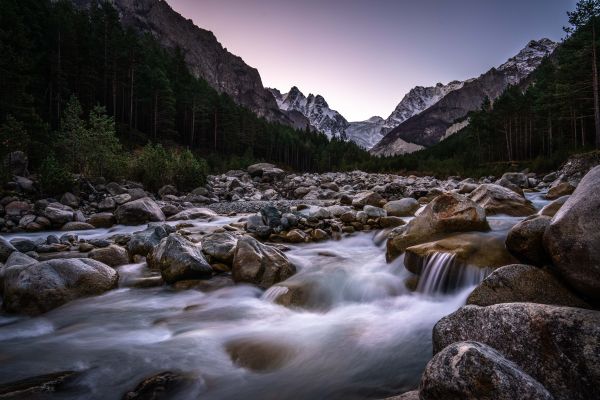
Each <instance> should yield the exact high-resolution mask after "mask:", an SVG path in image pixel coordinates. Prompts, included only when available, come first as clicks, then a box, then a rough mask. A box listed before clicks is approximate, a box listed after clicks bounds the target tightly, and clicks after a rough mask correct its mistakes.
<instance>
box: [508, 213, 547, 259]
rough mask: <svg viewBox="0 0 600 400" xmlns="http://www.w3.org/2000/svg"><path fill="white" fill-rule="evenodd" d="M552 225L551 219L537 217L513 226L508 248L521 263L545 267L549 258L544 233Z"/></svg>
mask: <svg viewBox="0 0 600 400" xmlns="http://www.w3.org/2000/svg"><path fill="white" fill-rule="evenodd" d="M548 225H550V217H546V216H543V215H542V216H536V217H534V218H528V219H526V220H523V221H521V222H519V223H518V224H516V225H515V226H513V227H512V228H511V230H510V231H509V232H508V236H507V237H506V248H507V249H508V251H510V252H511V254H512V255H514V256H515V257H517V258H518V259H519V261H521V262H524V263H527V264H533V265H545V264H547V263H548V261H549V257H548V255H547V253H546V250H545V249H544V232H545V231H546V228H547V227H548Z"/></svg>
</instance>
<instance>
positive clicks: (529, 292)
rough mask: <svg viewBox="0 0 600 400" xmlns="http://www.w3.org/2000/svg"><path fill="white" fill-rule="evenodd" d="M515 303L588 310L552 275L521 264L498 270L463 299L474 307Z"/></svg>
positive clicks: (581, 301) (540, 269)
mask: <svg viewBox="0 0 600 400" xmlns="http://www.w3.org/2000/svg"><path fill="white" fill-rule="evenodd" d="M517 302H527V303H539V304H554V305H559V306H567V307H581V308H589V305H588V304H587V303H586V302H585V301H583V300H581V299H580V298H579V297H577V296H576V295H575V294H574V293H573V292H571V291H570V290H569V289H568V288H567V287H565V285H563V284H562V283H561V282H560V281H559V280H558V279H557V278H556V277H555V276H554V275H553V274H552V273H550V272H549V271H547V270H545V269H542V268H538V267H534V266H532V265H523V264H513V265H506V266H504V267H502V268H498V269H497V270H495V271H494V272H492V273H491V274H490V275H488V276H487V277H486V278H485V279H484V280H483V282H481V284H480V285H479V286H478V287H476V288H475V290H473V292H471V294H470V295H469V298H468V299H467V304H474V305H477V306H491V305H492V304H501V303H517Z"/></svg>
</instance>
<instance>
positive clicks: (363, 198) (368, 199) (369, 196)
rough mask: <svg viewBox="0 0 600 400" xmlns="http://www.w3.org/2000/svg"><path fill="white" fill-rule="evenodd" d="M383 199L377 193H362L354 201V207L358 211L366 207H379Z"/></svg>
mask: <svg viewBox="0 0 600 400" xmlns="http://www.w3.org/2000/svg"><path fill="white" fill-rule="evenodd" d="M382 200H383V197H381V195H380V194H379V193H377V192H371V191H367V192H360V193H358V194H357V195H355V196H354V198H353V199H352V206H353V207H355V208H358V209H361V208H363V207H364V206H366V205H370V206H374V207H379V206H380V205H381V201H382Z"/></svg>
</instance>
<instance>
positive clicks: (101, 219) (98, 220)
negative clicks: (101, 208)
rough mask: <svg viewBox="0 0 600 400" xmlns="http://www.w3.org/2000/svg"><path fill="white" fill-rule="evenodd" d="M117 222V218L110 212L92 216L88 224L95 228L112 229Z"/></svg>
mask: <svg viewBox="0 0 600 400" xmlns="http://www.w3.org/2000/svg"><path fill="white" fill-rule="evenodd" d="M115 222H116V219H115V216H114V215H113V214H112V213H110V212H101V213H96V214H92V215H90V218H89V220H88V223H89V224H91V225H93V226H94V227H95V228H110V227H111V226H113V225H114V224H115Z"/></svg>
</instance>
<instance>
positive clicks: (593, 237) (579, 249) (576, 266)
mask: <svg viewBox="0 0 600 400" xmlns="http://www.w3.org/2000/svg"><path fill="white" fill-rule="evenodd" d="M599 187H600V166H598V167H595V168H594V169H592V170H591V171H590V172H588V174H587V175H585V176H584V178H583V179H582V180H581V182H580V183H579V186H577V189H576V190H575V192H574V193H573V194H572V195H571V197H570V198H569V199H568V200H567V201H566V202H565V204H564V205H563V206H562V207H561V208H560V210H559V211H558V212H557V213H556V215H555V216H554V217H553V218H552V221H551V222H550V225H549V226H548V228H547V229H546V232H545V233H544V246H545V248H546V250H547V251H548V253H549V254H550V257H551V259H552V264H553V266H554V268H555V270H556V272H557V273H558V274H559V275H560V276H561V277H562V278H563V279H564V280H565V281H567V282H568V283H569V284H570V285H571V286H572V287H573V288H574V289H575V290H577V291H578V292H579V293H581V294H582V295H584V296H587V297H589V298H591V299H594V300H595V301H598V300H600V196H598V188H599Z"/></svg>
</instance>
